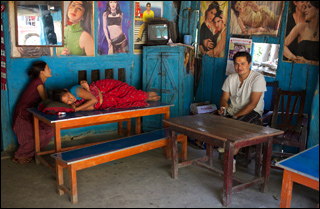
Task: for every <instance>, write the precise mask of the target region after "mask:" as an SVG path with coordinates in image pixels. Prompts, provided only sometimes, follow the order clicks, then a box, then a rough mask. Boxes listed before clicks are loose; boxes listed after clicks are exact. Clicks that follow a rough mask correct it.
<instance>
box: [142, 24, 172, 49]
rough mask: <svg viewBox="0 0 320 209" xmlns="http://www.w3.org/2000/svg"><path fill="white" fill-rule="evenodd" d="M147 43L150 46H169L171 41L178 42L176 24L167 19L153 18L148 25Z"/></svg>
mask: <svg viewBox="0 0 320 209" xmlns="http://www.w3.org/2000/svg"><path fill="white" fill-rule="evenodd" d="M147 24H148V25H147V41H146V44H147V45H148V46H153V45H167V43H168V41H169V39H171V40H172V42H176V39H177V35H176V27H175V24H174V22H172V21H168V20H167V19H166V18H153V19H151V20H150V21H148V23H147Z"/></svg>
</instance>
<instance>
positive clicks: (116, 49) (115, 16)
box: [98, 1, 131, 55]
mask: <svg viewBox="0 0 320 209" xmlns="http://www.w3.org/2000/svg"><path fill="white" fill-rule="evenodd" d="M98 12H99V14H98V54H100V55H102V54H117V53H129V49H130V48H129V40H130V38H129V37H130V28H131V2H130V1H98Z"/></svg>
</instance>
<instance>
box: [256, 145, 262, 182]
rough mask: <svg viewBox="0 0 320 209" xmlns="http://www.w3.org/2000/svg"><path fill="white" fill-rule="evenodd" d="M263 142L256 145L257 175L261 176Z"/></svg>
mask: <svg viewBox="0 0 320 209" xmlns="http://www.w3.org/2000/svg"><path fill="white" fill-rule="evenodd" d="M261 157H262V144H257V145H256V160H255V175H256V176H257V177H261Z"/></svg>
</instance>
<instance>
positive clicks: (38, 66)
mask: <svg viewBox="0 0 320 209" xmlns="http://www.w3.org/2000/svg"><path fill="white" fill-rule="evenodd" d="M46 65H47V63H46V62H43V61H37V62H34V63H33V64H32V66H31V68H30V70H29V71H28V76H29V77H30V78H31V79H35V78H38V77H39V75H40V72H41V71H44V68H45V67H46Z"/></svg>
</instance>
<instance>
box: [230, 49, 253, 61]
mask: <svg viewBox="0 0 320 209" xmlns="http://www.w3.org/2000/svg"><path fill="white" fill-rule="evenodd" d="M238 57H246V58H247V61H248V63H250V62H251V55H250V53H249V52H246V51H241V52H237V53H236V54H235V55H234V56H233V62H235V61H236V58H238Z"/></svg>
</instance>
